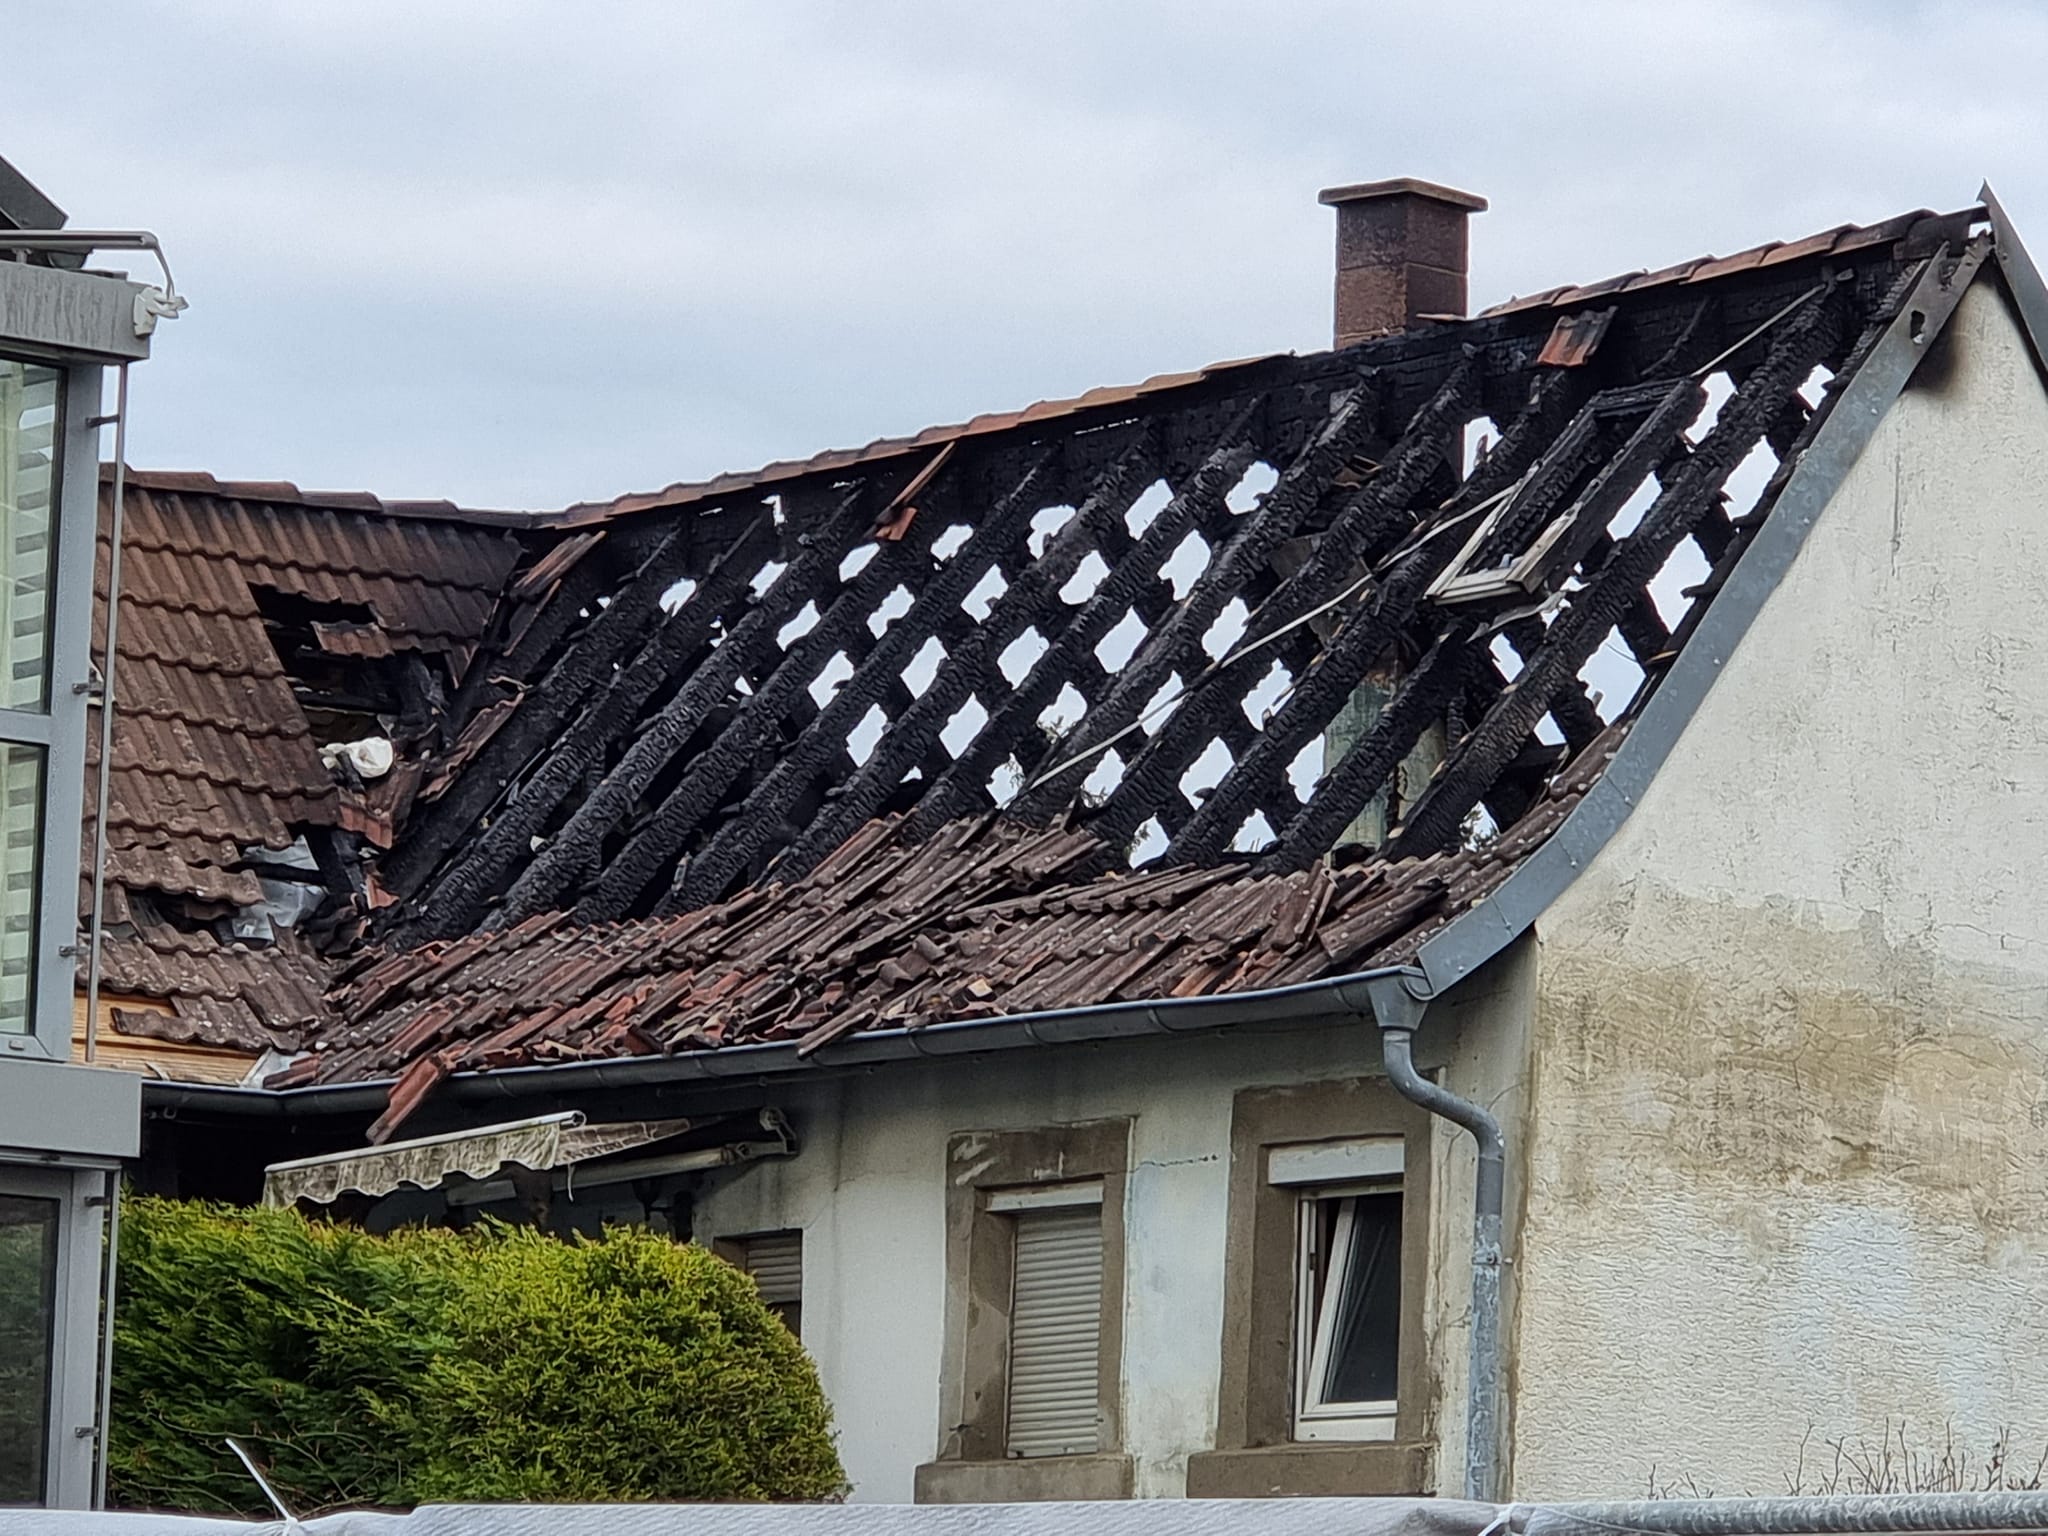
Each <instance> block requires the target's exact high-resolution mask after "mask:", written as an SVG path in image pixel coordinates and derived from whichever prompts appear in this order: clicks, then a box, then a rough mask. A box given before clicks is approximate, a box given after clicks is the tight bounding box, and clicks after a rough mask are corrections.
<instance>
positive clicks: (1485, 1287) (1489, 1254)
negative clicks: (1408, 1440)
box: [1368, 976, 1507, 1504]
mask: <svg viewBox="0 0 2048 1536" xmlns="http://www.w3.org/2000/svg"><path fill="white" fill-rule="evenodd" d="M1368 992H1369V995H1370V997H1371V999H1372V1008H1373V1017H1374V1018H1375V1020H1376V1021H1377V1022H1378V1024H1379V1026H1380V1054H1381V1058H1382V1059H1383V1060H1384V1061H1385V1063H1386V1068H1387V1081H1388V1082H1390V1083H1391V1084H1393V1086H1394V1089H1395V1091H1396V1092H1398V1093H1399V1094H1400V1095H1401V1097H1402V1098H1404V1099H1407V1100H1409V1101H1410V1102H1411V1103H1414V1104H1419V1105H1421V1106H1422V1107H1423V1108H1424V1109H1426V1110H1428V1111H1429V1112H1430V1113H1431V1114H1432V1115H1436V1116H1438V1117H1440V1118H1442V1119H1445V1120H1448V1121H1450V1122H1451V1123H1452V1124H1453V1125H1457V1126H1462V1127H1463V1128H1464V1129H1465V1130H1466V1131H1468V1132H1470V1133H1471V1136H1472V1140H1473V1143H1474V1146H1475V1149H1476V1150H1477V1152H1478V1154H1479V1168H1478V1174H1477V1177H1476V1178H1475V1180H1474V1183H1473V1190H1472V1359H1471V1367H1470V1373H1469V1375H1468V1377H1467V1386H1466V1394H1465V1497H1466V1498H1468V1499H1476V1500H1478V1501H1479V1502H1481V1503H1485V1504H1493V1503H1497V1502H1499V1499H1500V1496H1501V1493H1502V1492H1503V1489H1502V1487H1501V1484H1502V1481H1503V1479H1502V1477H1501V1411H1500V1376H1501V1358H1500V1265H1501V1255H1500V1228H1501V1210H1502V1207H1503V1206H1504V1205H1505V1203H1506V1199H1505V1196H1506V1189H1507V1157H1506V1143H1505V1140H1504V1139H1503V1137H1502V1136H1501V1131H1500V1122H1499V1121H1498V1120H1496V1119H1494V1118H1493V1116H1492V1115H1490V1114H1488V1113H1487V1111H1486V1110H1485V1109H1483V1108H1481V1107H1480V1106H1479V1105H1477V1104H1474V1103H1472V1102H1471V1101H1470V1100H1468V1099H1461V1098H1459V1097H1458V1096H1457V1095H1456V1094H1455V1093H1452V1092H1451V1091H1450V1090H1449V1089H1448V1088H1444V1087H1442V1086H1441V1085H1439V1084H1436V1083H1433V1082H1431V1081H1430V1080H1429V1079H1428V1078H1426V1077H1424V1076H1423V1075H1422V1074H1421V1073H1420V1072H1418V1071H1416V1070H1415V1057H1414V1052H1413V1046H1414V1041H1415V1027H1416V1025H1418V1024H1420V1023H1421V1022H1422V1010H1423V1006H1424V1005H1423V1002H1422V1000H1421V999H1420V998H1418V997H1416V996H1415V995H1414V993H1413V992H1411V991H1409V989H1408V984H1407V978H1406V977H1401V976H1390V977H1385V978H1382V979H1379V980H1376V981H1373V982H1370V983H1368Z"/></svg>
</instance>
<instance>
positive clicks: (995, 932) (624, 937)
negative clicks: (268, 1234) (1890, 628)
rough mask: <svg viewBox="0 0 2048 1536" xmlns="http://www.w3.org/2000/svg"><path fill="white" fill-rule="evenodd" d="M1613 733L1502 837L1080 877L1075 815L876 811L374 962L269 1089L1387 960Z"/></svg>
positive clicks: (1547, 816) (1186, 989) (1571, 790)
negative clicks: (784, 850) (769, 855)
mask: <svg viewBox="0 0 2048 1536" xmlns="http://www.w3.org/2000/svg"><path fill="white" fill-rule="evenodd" d="M1621 730H1622V728H1621V727H1619V726H1617V727H1614V728H1612V730H1610V731H1609V732H1607V733H1604V734H1603V736H1602V738H1601V740H1599V741H1597V742H1595V743H1594V744H1593V745H1591V746H1589V747H1588V748H1587V749H1586V750H1585V752H1584V753H1582V754H1581V755H1580V757H1579V759H1578V761H1577V763H1576V765H1575V767H1574V768H1573V769H1572V770H1571V771H1570V772H1568V773H1565V774H1561V775H1560V776H1559V777H1558V779H1557V780H1556V782H1554V783H1553V784H1552V785H1551V787H1550V788H1549V789H1548V790H1547V791H1546V793H1545V795H1544V797H1543V799H1542V801H1541V802H1540V803H1539V804H1538V805H1536V806H1533V807H1531V809H1530V811H1529V812H1528V813H1527V814H1525V815H1524V816H1523V817H1522V819H1521V821H1520V822H1518V823H1517V825H1516V827H1515V828H1514V830H1513V831H1512V832H1511V833H1510V834H1509V835H1508V836H1506V837H1504V838H1501V839H1498V840H1495V841H1491V842H1489V843H1487V844H1486V845H1484V846H1477V847H1470V848H1463V847H1461V848H1458V849H1455V850H1451V851H1448V852H1445V853H1441V854H1436V855H1432V856H1429V857H1425V858H1415V859H1407V860H1400V861H1390V860H1378V859H1376V860H1368V861H1363V862H1359V863H1355V864H1350V865H1347V866H1343V867H1331V866H1329V865H1326V864H1321V863H1318V864H1314V865H1311V866H1310V867H1308V868H1307V869H1304V870H1298V871H1294V872H1291V873H1260V872H1258V871H1257V870H1255V869H1253V868H1251V867H1249V866H1248V865H1247V864H1245V863H1243V862H1241V861H1240V862H1233V863H1226V864H1210V865H1181V866H1168V867H1155V868H1150V869H1146V870H1140V871H1135V872H1133V873H1131V874H1129V875H1127V876H1123V877H1120V878H1116V879H1104V878H1100V877H1097V878H1089V877H1088V874H1087V871H1089V870H1090V869H1093V868H1096V867H1099V865H1100V863H1101V861H1102V858H1103V856H1104V854H1105V852H1106V851H1107V850H1105V849H1104V847H1103V846H1102V844H1101V843H1100V842H1099V841H1098V840H1097V838H1096V837H1095V836H1094V834H1092V833H1090V832H1088V831H1085V830H1081V829H1078V828H1070V827H1053V828H1044V829H1034V828H1029V827H1025V826H1021V825H1019V824H1018V823H1015V822H1011V821H1006V820H1002V819H998V818H992V817H980V818H976V819H973V820H968V821H956V822H951V823H949V824H947V825H946V826H944V827H942V828H941V829H939V831H938V832H937V833H935V834H934V835H932V836H931V837H929V838H924V839H919V838H917V837H915V836H912V835H911V834H910V832H909V829H908V826H907V824H906V822H905V820H904V818H902V817H900V816H894V817H885V818H882V819H879V820H876V821H872V822H870V823H868V824H867V825H866V826H865V827H863V828H862V829H861V830H860V831H859V832H858V833H856V834H855V835H854V836H853V837H852V838H850V839H849V840H848V841H847V842H846V843H844V844H843V845H841V847H840V848H838V849H837V850H835V851H834V853H833V854H832V855H831V856H830V857H829V858H827V859H826V860H825V861H824V862H823V863H821V864H819V865H818V867H817V868H816V869H814V870H812V871H811V872H810V873H809V874H807V875H805V876H803V877H801V878H799V879H796V880H792V881H790V882H788V883H786V884H783V883H775V882H764V883H762V884H760V885H756V886H753V887H751V888H749V889H748V890H747V891H745V892H743V893H742V894H740V895H739V896H736V897H734V898H733V899H732V900H730V901H725V902H721V903H718V904H717V905H715V906H711V907H705V908H700V909H698V910H696V911H693V912H686V913H677V914H674V915H671V916H667V917H655V918H645V919H641V920H639V921H637V922H627V923H616V924H605V925H600V926H598V927H594V928H593V927H589V926H586V925H583V924H579V923H577V922H576V921H575V920H574V918H573V917H571V916H570V915H569V914H568V913H564V912H553V913H547V914H543V915H541V916H537V917H533V918H529V919H528V920H527V921H526V922H524V923H521V924H520V925H519V926H518V927H516V928H513V929H510V930H507V931H505V932H502V933H483V934H472V935H470V936H469V937H467V938H463V939H458V940H456V941H454V942H452V943H448V944H435V945H427V946H424V947H423V948H421V949H417V950H413V951H409V952H404V953H400V954H397V955H394V956H390V957H388V958H382V959H378V960H376V961H374V962H372V963H368V964H366V965H364V966H362V967H360V968H359V969H358V971H357V972H356V973H355V974H354V975H353V976H352V977H351V978H350V979H349V980H348V981H346V983H345V984H344V985H342V986H341V987H340V988H339V989H338V990H337V993H336V995H335V999H334V1003H335V1008H334V1012H335V1014H336V1016H337V1018H339V1019H343V1020H352V1021H354V1020H360V1021H362V1022H361V1023H345V1024H340V1025H337V1026H336V1027H334V1028H331V1029H329V1030H327V1031H325V1032H323V1034H322V1036H321V1039H320V1050H319V1051H318V1052H316V1053H314V1054H312V1055H309V1056H307V1057H305V1058H303V1059H302V1060H301V1061H299V1062H297V1063H295V1064H294V1065H293V1066H292V1067H291V1068H290V1069H288V1070H287V1071H286V1072H285V1073H283V1074H281V1075H280V1076H279V1077H277V1078H274V1079H272V1086H290V1085H292V1084H295V1083H298V1082H302V1081H315V1080H360V1079H376V1078H384V1077H392V1076H395V1075H397V1074H399V1073H401V1072H403V1071H405V1070H407V1069H408V1068H416V1069H417V1070H418V1071H420V1072H421V1073H423V1074H424V1075H425V1076H427V1077H431V1078H439V1077H441V1076H445V1075H447V1074H448V1073H449V1072H458V1071H488V1070H490V1069H492V1068H496V1067H502V1066H512V1065H521V1064H528V1063H532V1062H535V1061H573V1060H583V1059H590V1058H599V1057H604V1056H611V1055H628V1054H629V1055H653V1054H673V1053H675V1052H677V1051H693V1050H712V1049H717V1048H718V1047H721V1046H724V1045H727V1044H733V1043H737V1042H742V1041H745V1042H755V1043H758V1042H766V1041H785V1040H786V1041H795V1042H797V1048H798V1050H799V1051H800V1052H802V1053H804V1054H809V1053H811V1052H813V1051H817V1050H819V1049H822V1048H823V1047H825V1046H827V1045H830V1044H831V1043H832V1042H833V1041H835V1040H837V1039H839V1038H841V1037H842V1036H845V1035H848V1034H851V1033H853V1032H855V1031H857V1030H862V1029H870V1028H876V1027H916V1026H918V1025H923V1024H929V1023H936V1022H941V1021H945V1020H955V1019H973V1018H986V1017H991V1016H994V1015H997V1014H1015V1013H1028V1012H1035V1011H1038V1010H1051V1009H1057V1008H1061V1007H1065V1006H1069V1005H1071V1004H1072V1003H1073V1002H1074V1001H1075V1000H1076V999H1086V1000H1088V1001H1089V1002H1091V1003H1112V1002H1119V1001H1129V1000H1136V999H1145V998H1166V997H1187V996H1195V995H1207V994H1211V993H1216V992H1228V991H1238V990H1244V989H1248V988H1253V987H1270V986H1285V985H1288V984H1290V983H1293V982H1297V981H1309V980H1314V979H1315V978H1317V977H1320V976H1324V975H1328V974H1330V973H1331V972H1332V971H1333V970H1336V971H1343V970H1352V969H1357V968H1360V967H1362V966H1366V965H1374V964H1391V963H1396V962H1399V961H1403V960H1406V959H1409V958H1411V957H1412V956H1413V955H1414V953H1415V950H1416V948H1417V946H1418V945H1420V944H1421V943H1422V942H1423V940H1424V939H1425V938H1426V937H1427V936H1428V935H1429V933H1431V932H1432V931H1434V929H1435V928H1436V927H1437V926H1438V925H1440V924H1441V923H1443V922H1445V921H1448V920H1449V918H1451V917H1452V916H1455V915H1456V914H1457V913H1459V912H1461V911H1464V910H1466V909H1467V908H1468V907H1469V906H1470V905H1471V904H1472V903H1473V902H1475V901H1477V900H1480V899H1482V898H1483V897H1484V896H1485V895H1487V894H1488V893H1490V892H1491V891H1493V890H1494V889H1496V888H1497V887H1498V886H1499V884H1500V882H1501V881H1502V880H1504V879H1505V878H1506V877H1507V875H1508V874H1509V873H1510V872H1512V871H1513V869H1514V868H1515V867H1516V865H1517V864H1518V862H1519V861H1520V859H1521V857H1522V855H1523V854H1524V853H1525V852H1526V851H1527V849H1528V848H1529V847H1532V846H1534V845H1535V844H1536V843H1539V842H1541V841H1542V839H1544V838H1545V837H1547V836H1549V834H1550V832H1551V831H1552V830H1553V829H1554V828H1555V827H1556V826H1557V825H1558V823H1560V822H1561V821H1562V820H1563V819H1564V817H1565V816H1566V814H1568V813H1569V811H1570V810H1571V808H1572V806H1573V805H1574V804H1576V803H1577V800H1578V797H1579V795H1580V794H1581V793H1582V792H1583V790H1584V787H1585V785H1586V784H1587V783H1589V782H1590V781H1591V780H1592V779H1594V778H1597V777H1598V774H1599V771H1600V768H1601V766H1602V765H1603V764H1604V763H1605V762H1606V760H1607V758H1608V757H1609V756H1610V755H1611V753H1612V751H1613V749H1614V746H1615V745H1616V743H1617V742H1618V740H1619V737H1620V733H1621ZM394 1123H395V1121H394Z"/></svg>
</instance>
